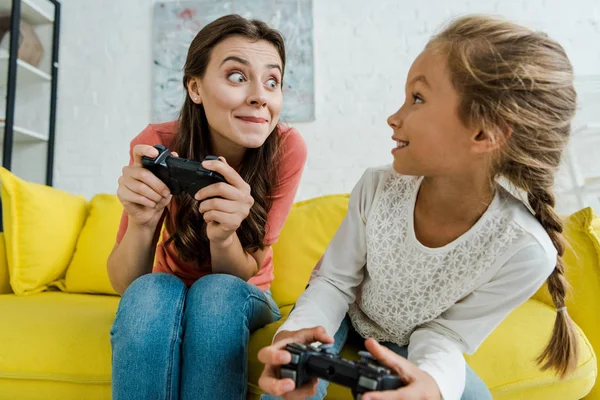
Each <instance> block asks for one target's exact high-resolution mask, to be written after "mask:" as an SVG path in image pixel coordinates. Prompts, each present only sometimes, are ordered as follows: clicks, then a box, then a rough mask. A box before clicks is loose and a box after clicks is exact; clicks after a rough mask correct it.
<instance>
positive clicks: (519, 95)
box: [428, 15, 578, 377]
mask: <svg viewBox="0 0 600 400" xmlns="http://www.w3.org/2000/svg"><path fill="white" fill-rule="evenodd" d="M428 48H429V49H432V50H434V51H436V52H438V51H440V52H441V53H439V54H444V55H445V56H447V65H448V69H449V72H450V75H451V79H452V83H453V85H454V87H455V89H456V90H457V91H458V93H459V94H460V97H461V101H460V105H459V109H458V113H459V117H460V119H461V120H462V122H463V123H464V124H465V125H466V126H481V127H483V130H484V131H486V132H488V133H489V134H496V135H497V134H498V133H500V134H502V135H503V137H497V139H498V140H501V141H503V142H504V144H503V145H502V146H501V149H500V152H499V153H500V154H498V157H496V161H495V162H494V165H493V171H492V176H493V177H494V178H496V177H503V178H505V179H507V180H508V181H509V182H510V183H511V184H512V185H514V186H515V187H516V188H518V189H520V190H523V191H524V192H525V193H526V194H527V200H528V203H529V206H530V207H531V209H532V210H533V212H534V213H535V217H536V218H537V220H538V221H539V222H540V223H541V224H542V226H543V227H544V228H545V229H546V232H547V233H548V235H549V236H550V238H551V239H552V242H553V243H554V246H555V247H556V250H557V251H558V258H557V260H556V268H555V269H554V271H553V272H552V274H551V275H550V277H549V278H548V281H547V283H548V290H549V292H550V295H551V296H552V300H553V301H554V304H555V306H556V308H557V309H559V310H560V309H561V308H562V307H564V306H565V296H566V293H567V289H568V283H567V281H566V279H565V276H564V264H563V262H562V258H561V256H562V255H563V253H564V250H565V243H564V239H563V236H562V230H563V226H562V222H561V219H560V218H559V216H558V215H557V213H556V211H555V210H554V204H555V198H554V195H553V193H552V187H553V184H554V174H555V172H556V170H557V169H558V167H559V164H560V160H561V154H562V152H563V150H564V148H565V146H566V144H567V141H568V138H569V134H570V131H571V120H572V118H573V116H574V114H575V109H576V92H575V89H574V86H573V68H572V66H571V63H570V61H569V59H568V57H567V55H566V53H565V51H564V49H563V48H562V47H561V46H560V45H559V44H558V43H557V42H555V41H554V40H552V39H550V38H549V37H548V36H547V35H546V34H544V33H540V32H534V31H532V30H530V29H527V28H525V27H522V26H520V25H517V24H514V23H511V22H508V21H505V20H502V19H499V18H495V17H489V16H482V15H472V16H466V17H461V18H458V19H456V20H454V21H452V22H451V23H450V24H449V25H448V26H447V27H446V28H445V29H444V30H443V31H442V32H441V33H439V34H438V35H436V36H434V37H433V38H432V40H431V41H430V42H429V44H428ZM561 311H564V310H561ZM577 337H578V336H577V331H576V329H575V325H574V323H573V321H572V320H571V318H570V317H569V315H568V314H567V313H566V312H557V314H556V320H555V323H554V328H553V331H552V337H551V339H550V342H549V343H548V345H547V346H546V348H545V349H544V351H543V352H542V353H541V354H540V356H539V357H538V359H537V362H538V363H539V364H542V369H544V370H546V369H548V368H553V369H555V370H556V371H557V373H558V374H559V375H560V376H561V377H564V376H565V375H567V374H568V373H570V372H572V371H573V370H574V369H575V368H576V366H577V358H578V343H577Z"/></svg>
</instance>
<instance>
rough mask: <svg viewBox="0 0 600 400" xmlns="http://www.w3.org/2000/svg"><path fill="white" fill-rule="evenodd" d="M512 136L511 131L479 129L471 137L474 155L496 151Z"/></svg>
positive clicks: (508, 129)
mask: <svg viewBox="0 0 600 400" xmlns="http://www.w3.org/2000/svg"><path fill="white" fill-rule="evenodd" d="M511 135H512V129H511V128H508V127H507V128H506V130H505V131H504V132H503V131H502V130H500V129H481V130H479V131H477V132H476V133H475V134H474V135H473V139H472V145H473V150H474V151H475V152H476V153H488V152H491V151H495V150H498V149H499V148H500V147H502V146H503V145H504V143H506V142H507V141H508V139H509V138H510V136H511Z"/></svg>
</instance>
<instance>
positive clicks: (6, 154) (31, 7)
mask: <svg viewBox="0 0 600 400" xmlns="http://www.w3.org/2000/svg"><path fill="white" fill-rule="evenodd" d="M18 5H19V9H20V13H19V19H20V21H21V22H22V23H28V24H30V25H32V26H33V29H34V31H35V32H36V34H37V35H38V37H39V39H40V40H41V42H42V46H43V48H44V53H43V55H42V58H41V60H40V64H39V66H38V65H31V64H29V63H27V62H25V61H23V60H21V59H18V58H17V60H16V61H15V60H12V61H13V62H15V63H16V71H15V72H16V79H15V80H14V81H12V82H8V80H9V73H8V72H9V71H8V70H9V64H10V62H11V59H10V54H9V51H10V50H9V46H10V41H9V40H8V37H5V38H4V40H2V42H3V43H2V47H1V48H0V96H2V97H4V99H5V100H4V101H2V99H0V148H1V149H2V157H1V158H2V160H1V161H2V165H3V166H5V167H6V168H9V169H10V170H11V171H12V172H13V173H14V174H15V175H17V176H19V177H20V178H22V179H25V180H28V181H31V182H36V183H40V184H48V185H52V172H53V160H54V156H53V153H54V135H53V134H52V131H54V130H55V129H56V128H55V127H56V119H55V118H56V90H57V87H56V82H54V81H53V76H56V75H55V73H56V72H57V70H58V50H57V49H55V48H54V47H55V44H56V46H58V41H57V39H58V35H59V30H60V2H59V1H57V0H18ZM12 7H13V0H0V15H2V16H8V17H12V14H13V12H12V11H13V10H12ZM55 15H57V16H58V18H56V19H55ZM6 35H10V31H8V32H7V33H6ZM7 44H8V46H7ZM6 113H10V114H6ZM46 113H48V114H47V115H48V118H49V119H48V120H46V117H45V116H44V114H46ZM7 119H9V120H11V121H12V122H11V123H12V135H11V139H7V138H5V137H4V136H5V135H4V131H5V129H6V128H7V126H6V124H7ZM11 143H12V145H11ZM9 146H10V148H9ZM24 159H27V160H28V162H23V160H24ZM0 227H1V222H0ZM0 229H1V228H0Z"/></svg>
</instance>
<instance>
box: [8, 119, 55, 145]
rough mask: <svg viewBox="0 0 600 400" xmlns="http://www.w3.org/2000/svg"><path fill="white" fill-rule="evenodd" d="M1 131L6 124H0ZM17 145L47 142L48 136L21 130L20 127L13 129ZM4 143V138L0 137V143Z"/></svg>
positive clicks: (24, 129)
mask: <svg viewBox="0 0 600 400" xmlns="http://www.w3.org/2000/svg"><path fill="white" fill-rule="evenodd" d="M0 129H4V122H0ZM13 133H14V137H13V140H14V142H15V143H33V142H47V141H48V136H46V135H43V134H41V133H38V132H35V131H32V130H31V129H26V128H21V127H20V126H14V127H13ZM2 142H4V136H2V135H0V143H2Z"/></svg>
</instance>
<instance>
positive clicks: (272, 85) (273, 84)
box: [267, 78, 279, 89]
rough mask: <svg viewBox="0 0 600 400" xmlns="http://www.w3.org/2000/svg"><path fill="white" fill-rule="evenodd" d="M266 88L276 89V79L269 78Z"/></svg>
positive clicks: (277, 84)
mask: <svg viewBox="0 0 600 400" xmlns="http://www.w3.org/2000/svg"><path fill="white" fill-rule="evenodd" d="M267 86H269V87H270V88H271V89H277V87H278V86H279V82H278V81H277V79H275V78H271V79H269V80H268V81H267Z"/></svg>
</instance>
